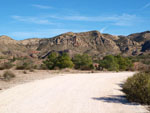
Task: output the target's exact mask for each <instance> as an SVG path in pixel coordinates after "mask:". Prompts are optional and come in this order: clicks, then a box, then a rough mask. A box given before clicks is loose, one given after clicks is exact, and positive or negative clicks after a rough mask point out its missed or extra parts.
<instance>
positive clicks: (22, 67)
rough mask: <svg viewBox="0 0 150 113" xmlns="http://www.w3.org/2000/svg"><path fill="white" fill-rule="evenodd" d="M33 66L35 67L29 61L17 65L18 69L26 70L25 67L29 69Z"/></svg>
mask: <svg viewBox="0 0 150 113" xmlns="http://www.w3.org/2000/svg"><path fill="white" fill-rule="evenodd" d="M32 68H33V67H32V65H31V64H30V63H27V62H25V63H21V64H19V65H17V66H16V69H17V70H24V69H26V70H29V69H32Z"/></svg>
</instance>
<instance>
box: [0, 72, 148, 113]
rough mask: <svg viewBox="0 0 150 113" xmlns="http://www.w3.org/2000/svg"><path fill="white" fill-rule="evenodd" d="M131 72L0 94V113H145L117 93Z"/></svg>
mask: <svg viewBox="0 0 150 113" xmlns="http://www.w3.org/2000/svg"><path fill="white" fill-rule="evenodd" d="M133 74H134V73H133V72H122V73H109V72H108V73H94V74H64V75H65V76H63V74H62V76H57V77H54V78H49V79H45V80H38V81H34V82H31V83H26V84H22V85H18V86H16V87H13V88H11V89H8V90H5V91H4V92H2V93H0V113H148V111H147V110H146V109H145V108H144V107H143V106H141V105H137V104H132V103H129V102H128V101H127V100H126V99H125V98H124V94H123V93H122V92H121V91H120V89H121V87H120V86H121V84H122V83H123V81H124V80H126V79H127V78H128V77H129V76H132V75H133Z"/></svg>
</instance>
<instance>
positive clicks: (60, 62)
mask: <svg viewBox="0 0 150 113" xmlns="http://www.w3.org/2000/svg"><path fill="white" fill-rule="evenodd" d="M55 67H59V68H60V69H63V68H73V67H74V64H73V62H72V61H71V58H70V57H69V55H68V54H66V53H63V54H62V55H59V56H58V57H57V60H56V65H55Z"/></svg>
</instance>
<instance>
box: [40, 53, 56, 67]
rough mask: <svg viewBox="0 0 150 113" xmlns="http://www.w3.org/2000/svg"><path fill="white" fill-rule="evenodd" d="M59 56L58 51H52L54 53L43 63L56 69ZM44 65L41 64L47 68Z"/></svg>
mask: <svg viewBox="0 0 150 113" xmlns="http://www.w3.org/2000/svg"><path fill="white" fill-rule="evenodd" d="M57 58H58V55H57V53H55V52H52V53H51V54H50V55H49V56H48V58H47V59H46V60H45V61H43V64H44V65H45V66H46V67H47V68H48V69H54V68H55V66H56V61H57ZM44 65H41V66H42V67H43V68H45V67H44Z"/></svg>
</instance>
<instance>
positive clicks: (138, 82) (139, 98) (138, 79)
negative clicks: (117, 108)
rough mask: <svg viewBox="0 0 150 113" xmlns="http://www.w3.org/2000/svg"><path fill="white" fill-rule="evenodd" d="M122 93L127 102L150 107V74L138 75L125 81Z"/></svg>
mask: <svg viewBox="0 0 150 113" xmlns="http://www.w3.org/2000/svg"><path fill="white" fill-rule="evenodd" d="M123 92H124V93H125V94H126V96H127V99H128V100H129V101H133V102H138V103H141V104H149V105H150V73H144V72H142V73H138V74H135V75H134V76H133V77H130V78H128V79H127V81H126V82H125V84H124V85H123Z"/></svg>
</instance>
